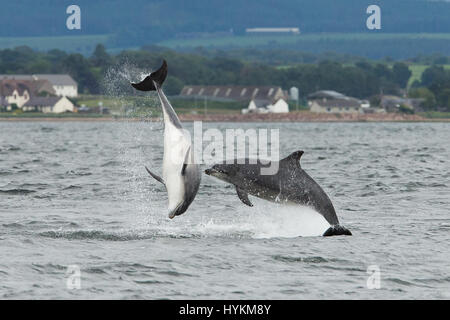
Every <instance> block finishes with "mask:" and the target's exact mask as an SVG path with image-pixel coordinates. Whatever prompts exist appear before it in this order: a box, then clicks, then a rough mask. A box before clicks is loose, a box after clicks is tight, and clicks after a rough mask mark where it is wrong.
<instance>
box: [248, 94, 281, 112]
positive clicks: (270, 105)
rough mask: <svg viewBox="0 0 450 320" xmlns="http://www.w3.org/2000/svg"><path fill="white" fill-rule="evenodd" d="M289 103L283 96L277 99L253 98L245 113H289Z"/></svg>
mask: <svg viewBox="0 0 450 320" xmlns="http://www.w3.org/2000/svg"><path fill="white" fill-rule="evenodd" d="M288 112H289V104H288V103H287V102H286V100H284V99H283V98H279V99H277V100H273V101H270V100H251V101H250V103H249V104H248V107H247V108H246V109H242V113H243V114H247V113H288Z"/></svg>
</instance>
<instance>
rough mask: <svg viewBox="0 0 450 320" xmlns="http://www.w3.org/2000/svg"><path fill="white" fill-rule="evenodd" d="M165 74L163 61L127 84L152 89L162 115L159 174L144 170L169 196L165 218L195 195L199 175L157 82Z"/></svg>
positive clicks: (188, 144) (181, 209)
mask: <svg viewBox="0 0 450 320" xmlns="http://www.w3.org/2000/svg"><path fill="white" fill-rule="evenodd" d="M166 76H167V62H166V61H163V64H162V66H161V67H160V68H159V69H158V70H156V71H155V72H152V73H151V74H150V75H149V76H147V77H146V78H145V79H144V80H143V81H141V82H140V83H132V84H131V85H132V86H133V87H134V88H135V89H137V90H141V91H156V92H157V93H158V97H159V100H160V102H161V106H162V110H163V118H164V156H163V166H162V167H163V174H162V178H161V177H159V176H158V175H157V174H155V173H153V172H152V171H150V170H149V169H148V168H147V167H145V168H146V169H147V172H148V173H149V174H150V175H151V176H152V177H153V178H155V179H156V180H157V181H159V182H161V183H162V184H164V186H165V187H166V190H167V196H168V200H169V205H168V209H169V218H171V219H172V218H173V217H175V216H178V215H181V214H183V213H184V212H185V211H186V210H187V209H188V207H189V205H190V204H191V203H192V201H193V200H194V198H195V196H196V195H197V192H198V188H199V186H200V180H201V175H200V171H199V168H198V165H196V164H195V163H194V156H193V150H192V148H191V138H190V134H189V133H188V132H187V131H186V130H184V129H183V127H182V126H181V122H180V119H178V116H177V114H176V113H175V111H174V110H173V107H172V105H171V104H170V102H169V100H167V97H166V96H165V94H164V92H163V91H162V89H161V86H162V84H163V82H164V80H165V79H166Z"/></svg>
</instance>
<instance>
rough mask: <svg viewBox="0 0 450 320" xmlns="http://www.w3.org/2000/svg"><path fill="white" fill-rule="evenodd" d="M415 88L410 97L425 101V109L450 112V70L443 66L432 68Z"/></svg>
mask: <svg viewBox="0 0 450 320" xmlns="http://www.w3.org/2000/svg"><path fill="white" fill-rule="evenodd" d="M413 87H414V88H413V89H411V90H410V92H409V96H410V97H412V98H422V99H424V100H425V101H424V103H423V107H424V109H426V110H440V111H450V70H448V69H445V68H444V67H443V66H437V65H434V66H431V67H429V68H428V69H426V70H425V71H424V72H423V73H422V78H421V81H418V82H416V83H414V84H413Z"/></svg>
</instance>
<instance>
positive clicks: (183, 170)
mask: <svg viewBox="0 0 450 320" xmlns="http://www.w3.org/2000/svg"><path fill="white" fill-rule="evenodd" d="M190 154H191V146H189V148H188V149H187V151H186V154H185V155H184V162H183V167H182V168H181V175H182V176H184V175H185V174H186V168H187V166H188V164H189V159H188V158H189V156H190Z"/></svg>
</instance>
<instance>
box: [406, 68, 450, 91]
mask: <svg viewBox="0 0 450 320" xmlns="http://www.w3.org/2000/svg"><path fill="white" fill-rule="evenodd" d="M429 67H430V66H427V65H424V64H412V65H410V66H409V69H410V70H411V72H412V75H411V78H409V81H408V87H409V86H411V84H412V83H413V82H414V81H416V80H418V81H420V79H421V77H422V73H423V72H424V71H425V69H427V68H429ZM443 67H444V68H445V69H448V70H450V64H446V65H443Z"/></svg>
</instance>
